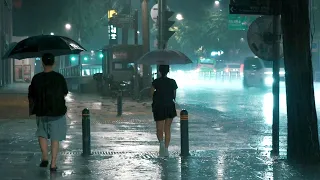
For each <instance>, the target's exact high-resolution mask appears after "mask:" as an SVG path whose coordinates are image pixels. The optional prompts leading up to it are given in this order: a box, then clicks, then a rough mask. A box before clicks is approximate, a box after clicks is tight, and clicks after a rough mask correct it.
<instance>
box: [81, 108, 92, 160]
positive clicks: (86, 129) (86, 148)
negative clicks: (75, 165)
mask: <svg viewBox="0 0 320 180" xmlns="http://www.w3.org/2000/svg"><path fill="white" fill-rule="evenodd" d="M82 150H83V152H82V155H83V156H89V155H91V133H90V111H89V109H87V108H85V109H83V111H82Z"/></svg>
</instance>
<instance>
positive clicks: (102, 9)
mask: <svg viewBox="0 0 320 180" xmlns="http://www.w3.org/2000/svg"><path fill="white" fill-rule="evenodd" d="M65 7H66V9H64V13H63V14H62V15H61V17H60V18H61V19H64V20H65V21H68V22H70V23H71V24H72V27H73V28H72V29H73V36H75V37H78V35H79V33H80V35H81V38H82V40H85V41H88V40H89V39H90V36H91V35H92V33H93V32H94V30H95V29H96V28H99V27H101V26H103V25H106V24H107V20H108V15H107V14H108V10H110V9H115V10H117V11H119V12H120V11H121V10H122V6H121V0H76V1H66V6H65Z"/></svg>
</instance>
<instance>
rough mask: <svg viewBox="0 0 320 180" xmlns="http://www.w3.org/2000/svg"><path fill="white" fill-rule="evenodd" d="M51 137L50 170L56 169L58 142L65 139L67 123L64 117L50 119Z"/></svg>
mask: <svg viewBox="0 0 320 180" xmlns="http://www.w3.org/2000/svg"><path fill="white" fill-rule="evenodd" d="M50 120H51V121H50V127H51V128H50V137H51V170H56V168H57V157H58V153H59V142H60V141H63V140H65V139H66V135H67V122H66V117H65V116H60V117H50Z"/></svg>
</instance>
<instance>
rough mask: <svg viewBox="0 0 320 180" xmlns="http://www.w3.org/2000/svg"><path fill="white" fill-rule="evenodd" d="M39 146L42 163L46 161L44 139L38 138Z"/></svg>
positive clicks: (46, 151) (46, 141)
mask: <svg viewBox="0 0 320 180" xmlns="http://www.w3.org/2000/svg"><path fill="white" fill-rule="evenodd" d="M38 140H39V145H40V148H41V153H42V157H41V160H42V161H48V140H47V139H46V138H44V137H38Z"/></svg>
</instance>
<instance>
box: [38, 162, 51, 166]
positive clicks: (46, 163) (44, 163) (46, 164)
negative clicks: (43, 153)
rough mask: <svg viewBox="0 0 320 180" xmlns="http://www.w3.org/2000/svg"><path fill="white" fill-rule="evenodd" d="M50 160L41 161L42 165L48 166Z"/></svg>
mask: <svg viewBox="0 0 320 180" xmlns="http://www.w3.org/2000/svg"><path fill="white" fill-rule="evenodd" d="M48 164H49V161H41V163H40V165H39V166H40V167H48Z"/></svg>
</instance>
